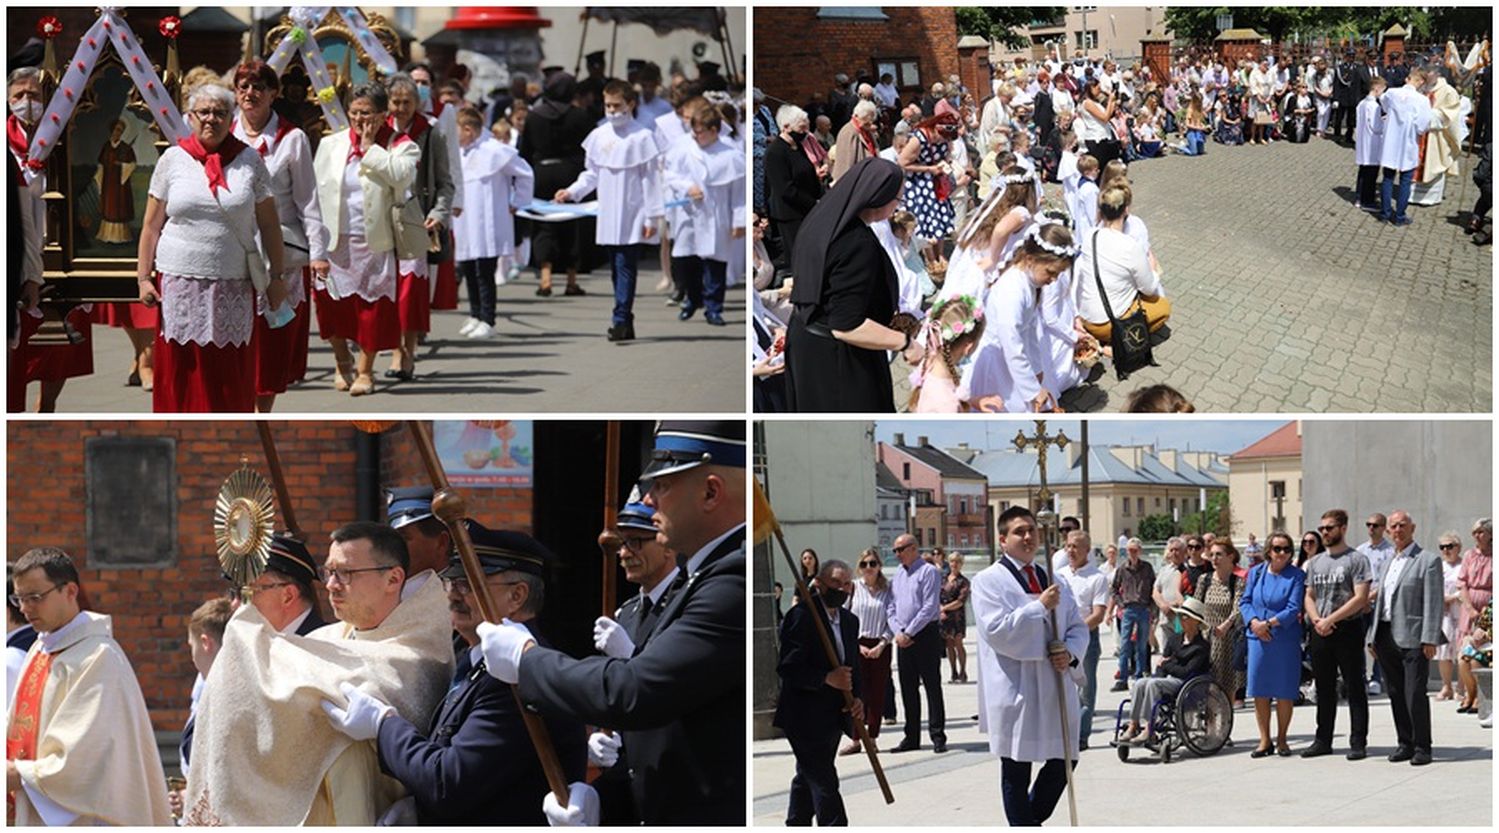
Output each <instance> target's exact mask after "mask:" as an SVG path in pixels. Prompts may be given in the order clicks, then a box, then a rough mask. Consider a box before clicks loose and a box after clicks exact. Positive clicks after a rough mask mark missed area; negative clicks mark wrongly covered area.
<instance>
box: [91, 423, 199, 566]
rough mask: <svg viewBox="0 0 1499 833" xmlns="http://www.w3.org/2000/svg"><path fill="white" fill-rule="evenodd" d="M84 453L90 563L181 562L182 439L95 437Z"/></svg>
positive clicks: (162, 564)
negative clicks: (179, 459)
mask: <svg viewBox="0 0 1499 833" xmlns="http://www.w3.org/2000/svg"><path fill="white" fill-rule="evenodd" d="M83 454H84V475H85V476H84V479H85V482H86V483H87V487H86V488H87V493H86V496H85V505H86V507H87V508H86V511H85V515H84V524H85V529H86V535H87V540H88V563H87V565H86V566H88V567H95V568H98V567H168V566H171V565H173V564H175V563H177V470H176V467H177V441H176V440H174V439H172V438H170V437H91V438H89V439H88V440H87V441H86V442H85V443H84V447H83ZM79 566H84V565H79Z"/></svg>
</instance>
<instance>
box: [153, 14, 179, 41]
mask: <svg viewBox="0 0 1499 833" xmlns="http://www.w3.org/2000/svg"><path fill="white" fill-rule="evenodd" d="M156 29H157V31H159V32H161V36H162V37H164V38H166V39H167V40H176V39H177V36H178V35H179V34H181V33H182V18H180V17H178V16H176V15H172V14H169V15H167V16H166V17H163V18H162V19H161V22H160V23H158V24H156Z"/></svg>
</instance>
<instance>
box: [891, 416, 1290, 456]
mask: <svg viewBox="0 0 1499 833" xmlns="http://www.w3.org/2000/svg"><path fill="white" fill-rule="evenodd" d="M1286 422H1287V420H1284V419H1268V420H1262V419H1253V420H1251V419H1242V420H1200V419H1162V420H1140V419H1129V420H1098V419H1094V420H1089V421H1088V441H1089V442H1090V443H1093V444H1096V445H1149V444H1151V443H1155V444H1156V445H1157V446H1158V447H1159V448H1175V449H1180V450H1183V451H1186V450H1191V451H1218V452H1222V453H1225V454H1229V453H1233V452H1235V451H1238V450H1239V449H1241V448H1244V447H1245V446H1247V445H1249V444H1250V443H1253V442H1254V441H1255V440H1258V439H1260V438H1261V437H1264V436H1265V435H1267V434H1269V433H1270V432H1272V431H1274V430H1275V429H1277V428H1279V427H1280V426H1282V425H1284V424H1286ZM1080 423H1081V420H1078V419H1065V418H1063V419H1048V420H1047V421H1046V432H1047V433H1048V434H1055V433H1056V432H1057V431H1058V430H1060V431H1062V432H1063V433H1065V434H1066V435H1067V439H1069V440H1078V439H1080V438H1081V437H1082V431H1081V430H1080V428H1081V425H1080ZM1022 429H1023V430H1024V431H1025V433H1026V434H1027V435H1033V434H1035V433H1036V423H1035V422H1034V421H1032V420H1028V419H1013V418H1005V419H984V418H974V417H966V418H963V419H949V420H942V421H936V420H905V419H902V420H882V421H879V422H876V423H875V431H874V435H875V438H876V439H878V440H883V441H885V442H893V441H894V438H895V434H896V432H900V433H903V434H905V435H906V442H908V443H915V442H916V438H917V437H918V436H926V437H928V438H930V440H931V443H932V444H933V445H935V446H938V447H951V446H956V445H957V444H959V443H963V442H966V443H968V445H970V446H972V447H975V448H988V449H1001V448H1003V449H1011V448H1014V446H1013V444H1012V443H1013V441H1014V439H1015V434H1016V432H1018V431H1020V430H1022Z"/></svg>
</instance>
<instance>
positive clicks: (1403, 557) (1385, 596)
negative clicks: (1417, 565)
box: [1378, 541, 1416, 622]
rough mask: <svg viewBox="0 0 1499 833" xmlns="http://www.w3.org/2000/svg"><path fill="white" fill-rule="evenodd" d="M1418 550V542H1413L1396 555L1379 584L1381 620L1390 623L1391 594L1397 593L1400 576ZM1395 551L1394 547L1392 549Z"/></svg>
mask: <svg viewBox="0 0 1499 833" xmlns="http://www.w3.org/2000/svg"><path fill="white" fill-rule="evenodd" d="M1415 548H1416V542H1415V541H1412V542H1410V544H1408V545H1407V546H1406V548H1405V549H1403V550H1400V551H1399V552H1396V553H1395V554H1394V560H1393V561H1391V562H1390V567H1389V569H1388V570H1386V571H1385V574H1384V580H1383V581H1381V582H1380V583H1379V601H1378V604H1379V620H1380V621H1381V622H1388V621H1390V594H1391V593H1394V592H1395V585H1396V584H1399V583H1400V574H1401V573H1403V572H1405V567H1406V565H1407V564H1410V563H1411V560H1412V559H1411V551H1412V550H1414V549H1415ZM1390 549H1392V550H1393V549H1394V547H1393V546H1392V547H1390Z"/></svg>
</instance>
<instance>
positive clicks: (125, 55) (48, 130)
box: [27, 6, 188, 162]
mask: <svg viewBox="0 0 1499 833" xmlns="http://www.w3.org/2000/svg"><path fill="white" fill-rule="evenodd" d="M106 43H111V44H114V47H115V50H116V51H118V52H119V53H120V58H121V62H122V63H123V64H124V65H125V71H126V72H127V73H128V74H129V75H130V80H131V81H132V82H133V83H134V84H135V86H136V89H137V90H139V91H140V94H141V100H143V101H145V102H146V105H147V106H148V107H150V108H151V118H153V119H155V121H156V126H157V127H158V128H160V130H161V135H162V137H163V138H165V139H166V140H167V142H168V143H169V144H176V143H177V140H178V139H181V138H183V137H184V136H186V135H187V134H188V130H187V123H186V122H185V121H183V119H182V113H181V111H179V110H178V109H177V102H175V101H173V100H172V97H171V96H170V95H168V94H167V91H166V89H165V88H164V87H163V86H162V83H161V77H160V76H158V75H157V74H156V69H155V68H154V67H153V66H152V65H151V61H150V59H149V58H147V57H146V53H145V52H143V51H142V50H141V45H140V41H139V40H138V39H137V38H136V37H135V32H134V31H133V30H131V28H130V25H129V24H128V23H126V22H125V20H124V18H122V17H120V14H119V10H118V9H117V8H116V7H114V6H105V7H103V8H102V9H101V10H100V14H99V19H98V20H95V21H94V25H92V26H90V27H89V29H88V31H87V32H85V33H84V35H83V37H82V38H81V39H80V40H79V41H78V51H76V52H74V53H73V57H72V59H70V60H69V61H68V66H67V69H66V70H65V71H64V72H63V74H62V78H61V80H60V81H59V82H58V85H57V91H56V92H54V93H53V94H52V100H51V101H49V102H48V103H47V109H46V111H45V112H43V113H42V120H41V122H40V123H39V124H38V126H37V130H36V136H34V137H33V138H32V140H31V148H30V150H29V151H28V153H27V155H28V157H29V158H31V159H33V160H36V161H38V162H42V161H45V160H46V159H47V157H48V156H50V155H51V153H52V151H53V150H54V149H55V148H56V147H57V141H58V139H59V137H61V136H62V131H63V128H64V127H66V126H67V124H68V122H69V121H71V120H72V118H73V111H74V110H75V109H76V108H77V106H78V100H79V99H80V98H82V97H83V89H84V87H86V86H87V85H88V79H89V76H91V75H92V74H93V72H94V68H95V67H96V66H98V63H99V58H100V56H101V55H103V54H104V45H105V44H106Z"/></svg>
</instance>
